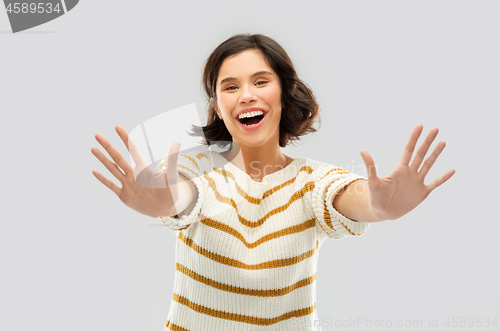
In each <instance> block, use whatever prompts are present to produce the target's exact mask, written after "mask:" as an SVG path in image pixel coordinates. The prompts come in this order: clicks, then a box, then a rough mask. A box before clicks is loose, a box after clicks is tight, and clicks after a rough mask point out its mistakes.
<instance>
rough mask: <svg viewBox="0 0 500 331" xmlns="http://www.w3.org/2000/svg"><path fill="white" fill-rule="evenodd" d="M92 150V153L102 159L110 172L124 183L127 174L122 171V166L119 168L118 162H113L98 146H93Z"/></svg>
mask: <svg viewBox="0 0 500 331" xmlns="http://www.w3.org/2000/svg"><path fill="white" fill-rule="evenodd" d="M90 151H91V152H92V154H94V155H95V157H96V158H97V159H98V160H99V161H101V163H102V164H104V166H105V167H106V169H108V170H109V172H111V173H112V174H113V176H115V177H116V179H118V180H119V181H120V182H121V183H123V181H124V179H125V175H124V174H123V173H122V172H121V170H120V168H118V167H117V165H116V164H114V163H113V162H111V161H110V160H109V159H108V158H107V157H106V156H105V155H104V154H103V153H101V151H100V150H99V149H98V148H96V147H92V148H91V149H90Z"/></svg>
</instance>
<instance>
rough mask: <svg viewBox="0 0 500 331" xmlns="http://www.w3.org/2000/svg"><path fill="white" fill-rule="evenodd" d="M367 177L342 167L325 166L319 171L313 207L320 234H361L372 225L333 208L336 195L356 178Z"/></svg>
mask: <svg viewBox="0 0 500 331" xmlns="http://www.w3.org/2000/svg"><path fill="white" fill-rule="evenodd" d="M363 179H364V180H366V178H364V177H361V176H358V175H356V174H353V173H350V172H348V171H345V170H344V169H342V168H335V167H333V166H324V167H322V168H321V169H320V171H318V174H317V177H316V178H315V182H314V189H313V190H312V198H311V199H312V207H313V211H314V216H315V217H316V228H317V231H318V232H319V235H320V236H327V238H329V239H341V238H344V237H347V236H360V235H362V234H363V233H364V232H365V231H366V230H367V229H368V227H369V226H370V224H369V223H364V222H358V221H355V220H352V219H349V218H347V217H345V216H344V215H342V214H340V213H339V212H338V211H337V210H336V209H335V208H333V200H334V199H335V196H336V195H337V194H338V193H339V192H340V191H341V190H342V189H343V188H345V187H346V186H348V185H349V184H351V183H352V182H354V181H355V180H363Z"/></svg>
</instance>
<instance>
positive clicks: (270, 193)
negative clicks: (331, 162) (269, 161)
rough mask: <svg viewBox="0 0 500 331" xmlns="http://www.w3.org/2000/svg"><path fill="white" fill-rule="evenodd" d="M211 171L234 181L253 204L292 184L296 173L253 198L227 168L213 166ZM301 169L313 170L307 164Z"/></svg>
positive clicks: (308, 171)
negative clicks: (258, 196) (221, 168)
mask: <svg viewBox="0 0 500 331" xmlns="http://www.w3.org/2000/svg"><path fill="white" fill-rule="evenodd" d="M212 169H213V171H215V172H216V173H218V174H220V175H221V176H224V177H226V178H231V179H232V180H233V181H234V185H235V186H236V190H237V191H238V193H239V194H240V195H241V196H242V197H243V198H245V199H246V200H247V201H248V202H249V203H253V204H255V205H259V204H260V203H261V202H262V200H264V199H265V198H267V197H269V196H270V195H272V194H273V193H276V192H277V191H279V190H281V189H282V188H284V187H286V186H288V185H290V184H292V183H293V182H295V180H296V179H297V175H298V173H297V175H295V177H293V178H292V179H290V180H287V181H286V182H284V183H282V184H280V185H277V186H275V187H273V188H271V189H269V190H267V191H266V192H264V194H263V195H262V198H261V199H259V198H254V197H251V196H249V195H248V193H247V192H245V191H244V190H243V189H242V188H241V187H240V186H239V185H238V183H237V182H236V179H235V178H234V175H233V174H232V173H231V172H230V171H227V170H220V169H217V168H213V167H212ZM301 171H305V172H307V173H308V174H311V173H312V172H313V169H312V168H311V167H309V166H303V167H302V168H300V170H299V172H301Z"/></svg>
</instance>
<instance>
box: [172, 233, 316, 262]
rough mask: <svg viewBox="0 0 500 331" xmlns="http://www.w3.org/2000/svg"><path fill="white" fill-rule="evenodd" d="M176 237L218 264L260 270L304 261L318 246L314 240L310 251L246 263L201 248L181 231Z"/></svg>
mask: <svg viewBox="0 0 500 331" xmlns="http://www.w3.org/2000/svg"><path fill="white" fill-rule="evenodd" d="M177 239H180V240H182V242H184V243H185V244H186V245H187V246H188V247H190V248H191V249H193V250H194V251H195V252H196V253H198V254H200V255H202V256H204V257H206V258H209V259H210V260H213V261H215V262H218V263H220V264H224V265H228V266H231V267H235V268H240V269H246V270H262V269H273V268H281V267H286V266H290V265H293V264H296V263H299V262H302V261H304V260H305V259H307V258H310V257H311V256H313V255H314V253H315V252H316V250H317V249H318V248H319V242H318V241H317V240H316V246H315V247H314V248H313V249H311V250H310V251H307V252H305V253H302V254H300V255H298V256H293V257H289V258H285V259H278V260H273V261H267V262H262V263H258V264H246V263H243V262H241V261H238V260H236V259H231V258H228V257H226V256H223V255H219V254H216V253H213V252H211V251H209V250H207V249H205V248H202V247H200V246H198V245H197V244H196V243H195V242H194V241H193V240H192V239H191V238H187V237H186V236H184V233H183V232H181V231H180V232H179V234H178V235H177Z"/></svg>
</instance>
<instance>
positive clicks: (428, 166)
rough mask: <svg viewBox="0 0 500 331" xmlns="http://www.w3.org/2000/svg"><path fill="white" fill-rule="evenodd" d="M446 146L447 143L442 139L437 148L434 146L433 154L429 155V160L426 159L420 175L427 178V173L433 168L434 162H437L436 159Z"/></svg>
mask: <svg viewBox="0 0 500 331" xmlns="http://www.w3.org/2000/svg"><path fill="white" fill-rule="evenodd" d="M445 147H446V143H445V142H444V141H440V142H439V144H437V146H436V148H434V151H433V152H432V154H431V156H429V157H428V158H427V160H425V162H424V165H423V166H422V169H420V172H419V173H418V174H419V175H420V176H422V178H425V176H427V173H428V172H429V170H431V168H432V166H433V165H434V162H436V159H437V158H438V156H439V154H441V152H442V151H443V149H444V148H445Z"/></svg>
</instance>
